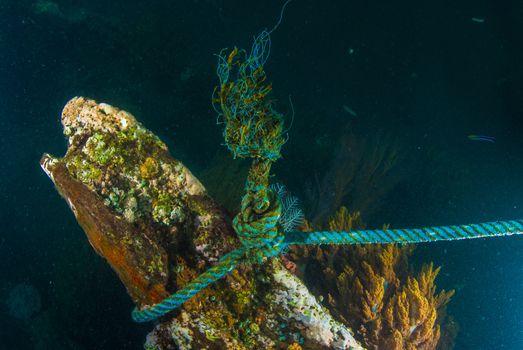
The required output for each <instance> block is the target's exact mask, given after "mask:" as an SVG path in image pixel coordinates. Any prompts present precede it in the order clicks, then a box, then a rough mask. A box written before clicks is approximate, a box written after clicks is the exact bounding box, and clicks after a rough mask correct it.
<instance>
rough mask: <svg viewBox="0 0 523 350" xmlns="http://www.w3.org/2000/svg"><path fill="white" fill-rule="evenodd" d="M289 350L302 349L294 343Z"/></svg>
mask: <svg viewBox="0 0 523 350" xmlns="http://www.w3.org/2000/svg"><path fill="white" fill-rule="evenodd" d="M287 350H302V348H301V346H300V345H299V344H298V343H292V344H291V345H289V346H288V347H287Z"/></svg>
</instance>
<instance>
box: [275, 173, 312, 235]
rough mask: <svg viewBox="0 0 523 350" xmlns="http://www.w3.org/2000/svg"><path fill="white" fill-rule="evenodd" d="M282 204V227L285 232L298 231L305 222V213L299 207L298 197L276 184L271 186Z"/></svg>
mask: <svg viewBox="0 0 523 350" xmlns="http://www.w3.org/2000/svg"><path fill="white" fill-rule="evenodd" d="M270 188H271V190H273V191H274V192H275V193H276V194H277V195H278V197H280V200H281V203H282V211H281V217H280V225H281V227H282V229H283V231H285V232H290V231H293V230H295V229H296V227H297V226H299V225H300V224H301V223H302V222H303V218H304V215H303V211H302V210H301V208H300V207H299V200H298V198H297V197H295V196H293V195H291V194H290V193H289V192H288V191H287V189H286V188H285V186H283V185H282V184H279V183H276V184H273V185H271V186H270Z"/></svg>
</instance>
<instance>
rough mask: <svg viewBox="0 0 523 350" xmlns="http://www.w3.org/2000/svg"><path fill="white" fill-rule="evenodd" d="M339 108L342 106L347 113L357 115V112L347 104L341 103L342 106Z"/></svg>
mask: <svg viewBox="0 0 523 350" xmlns="http://www.w3.org/2000/svg"><path fill="white" fill-rule="evenodd" d="M341 108H343V110H344V111H345V112H347V113H349V114H350V115H352V116H353V117H357V116H358V114H357V113H356V112H354V110H353V109H352V108H350V107H349V106H347V105H343V106H341Z"/></svg>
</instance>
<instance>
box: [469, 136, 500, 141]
mask: <svg viewBox="0 0 523 350" xmlns="http://www.w3.org/2000/svg"><path fill="white" fill-rule="evenodd" d="M467 137H468V138H469V140H472V141H482V142H491V143H494V142H496V138H495V137H494V136H488V135H469V136H467Z"/></svg>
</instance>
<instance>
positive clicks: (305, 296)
mask: <svg viewBox="0 0 523 350" xmlns="http://www.w3.org/2000/svg"><path fill="white" fill-rule="evenodd" d="M62 125H63V128H64V134H65V135H66V137H67V138H68V149H67V152H66V154H65V156H64V157H62V158H56V157H53V156H51V155H48V154H45V155H44V156H43V157H42V159H41V166H42V168H43V169H44V171H45V172H46V173H47V174H48V176H49V177H50V178H51V179H52V181H53V182H54V184H55V186H56V188H57V190H58V191H59V192H60V194H61V195H62V196H63V197H64V199H65V200H66V201H67V203H68V204H69V206H70V208H71V210H72V211H73V213H74V215H75V217H76V219H77V221H78V223H79V224H80V226H81V227H82V228H83V230H84V231H85V233H86V235H87V238H88V239H89V242H90V243H91V245H92V246H93V248H94V249H95V250H96V252H97V253H98V254H100V255H101V256H102V257H103V258H105V259H106V261H107V262H108V263H109V264H110V266H111V267H112V268H113V270H114V271H115V272H116V274H117V275H118V277H119V278H120V280H121V281H122V283H123V284H124V285H125V287H126V288H127V291H128V294H129V296H130V297H131V299H132V300H133V302H134V303H135V304H136V306H137V307H138V308H143V307H146V306H149V305H153V304H156V303H158V302H159V301H161V300H163V299H165V298H166V297H168V296H169V295H171V294H172V293H173V292H175V291H177V290H179V289H180V288H183V287H184V286H185V285H186V284H187V283H188V282H190V281H191V280H193V279H194V278H195V277H197V276H198V275H199V274H201V273H202V272H203V271H205V270H206V269H207V268H208V267H210V266H212V265H213V264H215V263H216V262H217V261H218V259H219V258H220V257H221V256H223V255H224V254H226V253H227V252H230V251H232V250H233V249H235V248H238V247H239V246H240V244H241V243H240V241H239V239H238V237H237V235H236V233H235V232H234V230H233V228H232V226H231V218H229V217H228V215H227V214H226V212H225V211H224V210H223V209H222V208H221V206H220V205H219V204H218V203H217V202H216V201H215V200H214V199H213V198H211V197H210V196H209V195H208V193H207V191H206V189H205V187H204V186H203V185H202V184H201V183H200V181H199V180H198V179H197V178H196V177H195V176H194V175H193V174H192V173H191V172H190V170H189V169H188V168H187V167H185V166H184V165H183V164H182V163H181V162H180V161H178V160H176V159H174V158H172V157H171V155H170V154H169V151H168V149H167V147H166V146H165V144H164V143H163V142H162V141H161V140H160V139H159V138H158V137H156V136H155V135H154V134H153V133H151V132H150V131H148V130H147V129H146V128H145V127H143V126H142V125H141V124H140V123H139V122H138V121H136V119H135V118H134V117H133V116H132V115H131V114H129V113H128V112H125V111H122V110H119V109H118V108H115V107H112V106H110V105H108V104H103V103H100V104H98V103H96V102H95V101H93V100H89V99H86V98H83V97H77V98H74V99H72V100H71V101H69V102H68V103H67V105H66V106H65V107H64V110H63V113H62ZM265 260H269V261H268V262H266V263H264V264H263V265H262V264H250V265H243V264H240V266H239V267H238V268H237V269H235V270H234V271H232V272H231V273H230V274H228V275H227V276H225V277H224V278H223V279H221V280H219V281H218V282H216V283H214V284H212V285H210V286H209V287H207V288H205V289H204V290H203V291H201V292H200V293H198V294H197V295H196V296H194V297H193V298H191V299H190V300H188V301H187V302H185V303H184V304H183V305H182V307H181V308H180V309H179V310H176V311H174V312H171V313H169V314H167V315H165V316H163V317H162V318H160V321H159V323H158V324H156V326H155V327H154V329H153V330H152V331H151V333H150V334H149V336H148V337H147V341H146V345H145V346H146V347H147V348H149V349H168V348H180V349H199V348H208V349H225V348H227V349H246V348H263V349H271V348H273V349H287V348H290V349H299V348H303V349H350V348H352V349H362V347H361V345H359V343H358V342H357V341H356V340H355V338H354V337H353V333H352V331H351V330H350V327H349V325H348V324H347V323H344V322H341V321H340V320H337V319H335V318H334V317H333V316H332V315H331V314H330V312H329V311H328V309H327V308H326V307H325V306H323V305H322V303H321V302H320V301H319V300H318V299H317V298H316V297H315V296H314V295H313V294H312V293H311V292H310V291H309V289H308V288H307V287H306V286H305V285H304V284H303V282H302V281H301V280H300V279H299V278H298V277H297V276H295V275H294V274H293V273H292V272H291V271H289V270H288V269H287V268H286V267H285V266H286V265H287V267H288V264H285V262H284V261H283V260H282V259H281V258H265Z"/></svg>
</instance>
